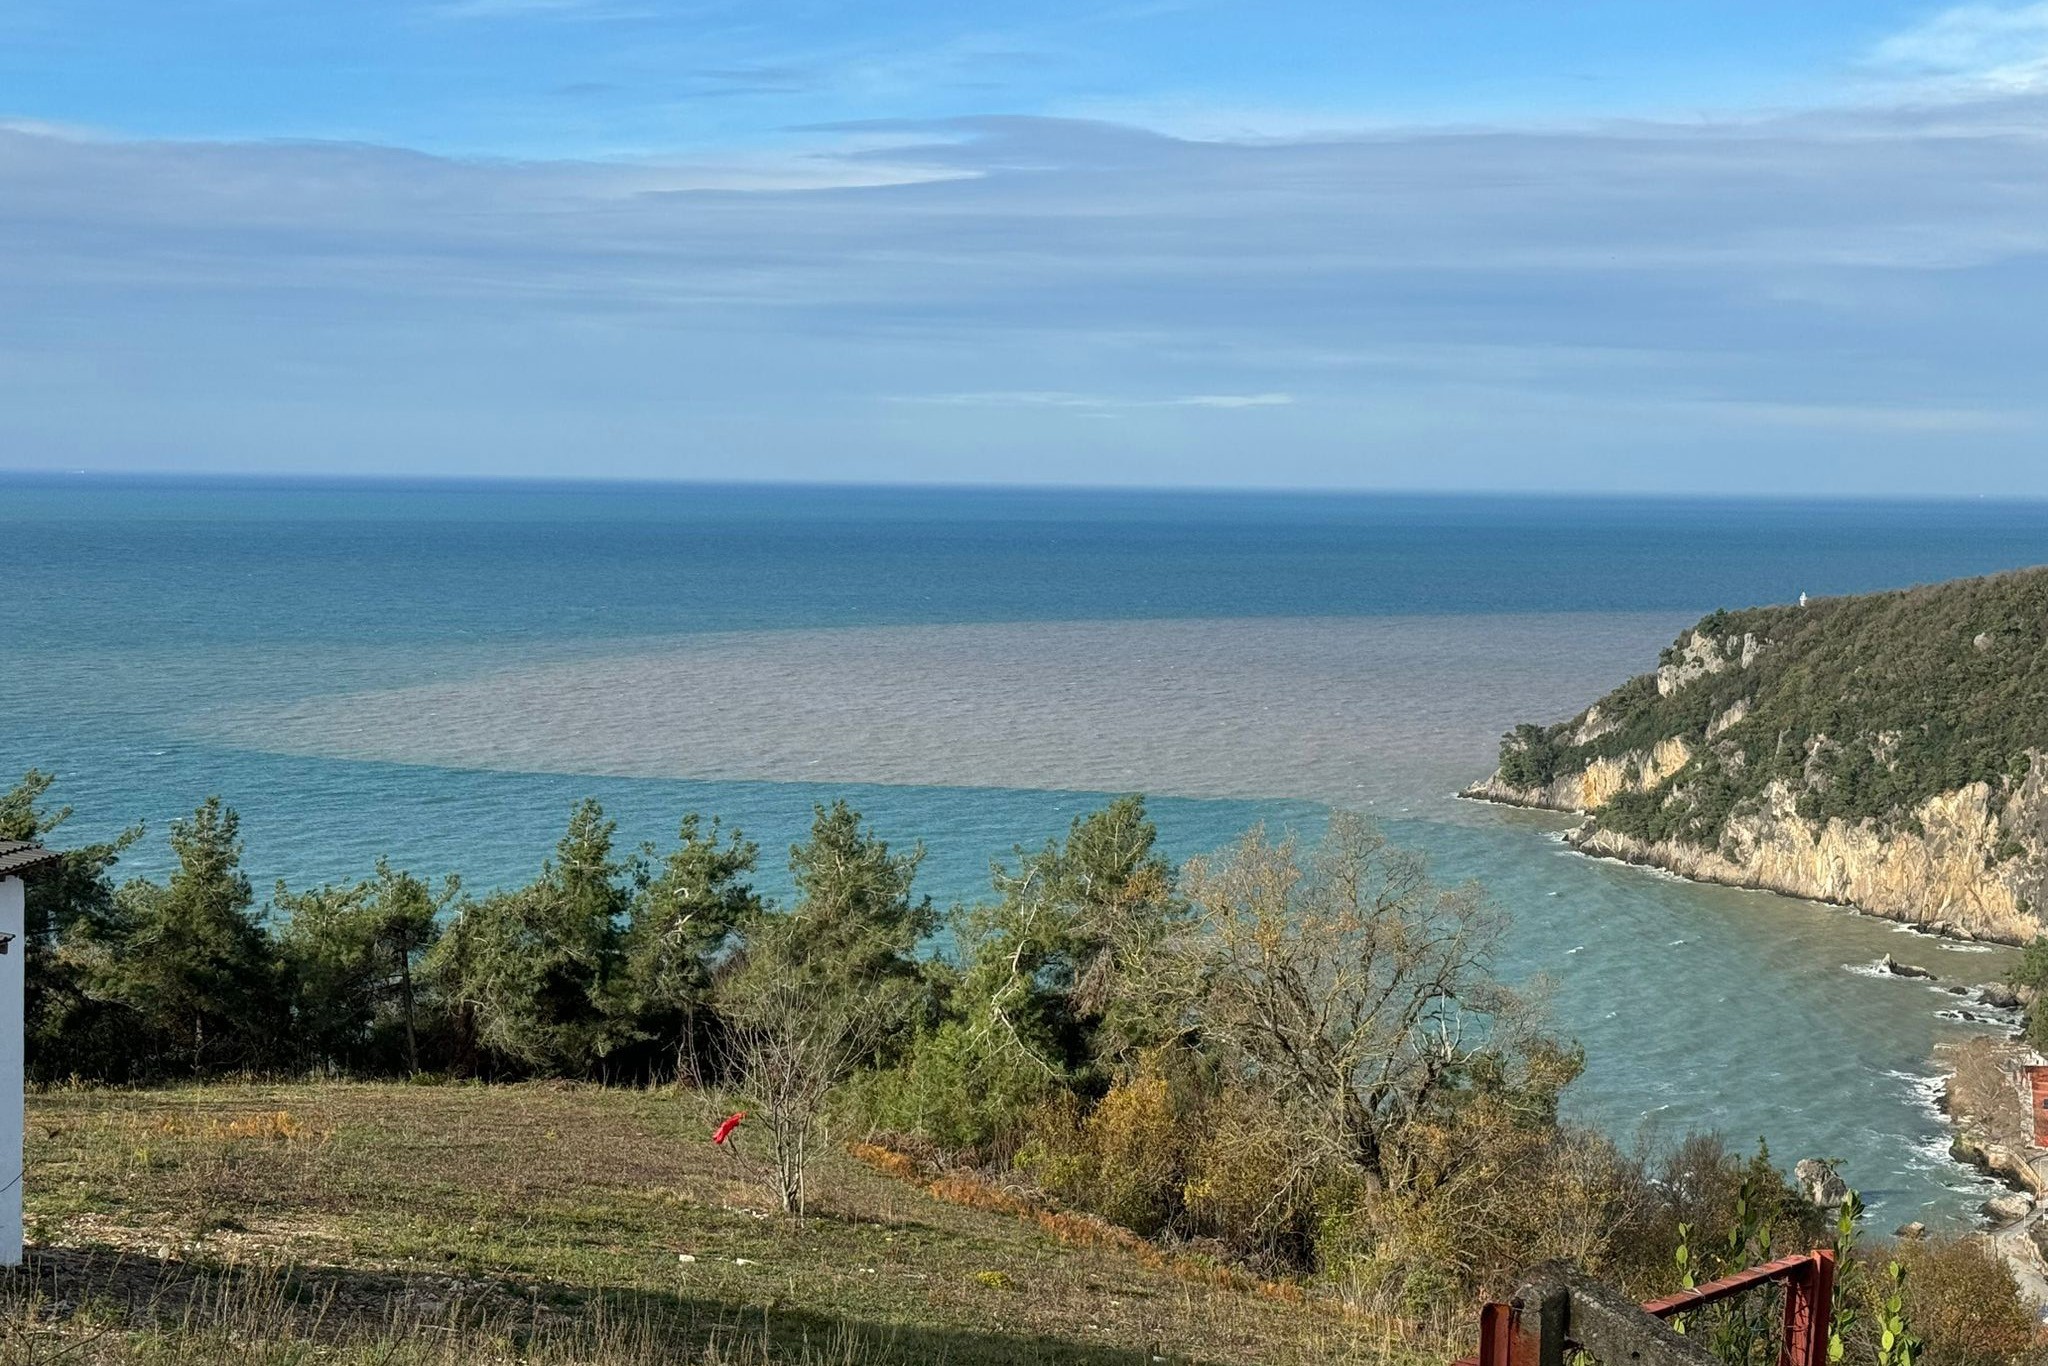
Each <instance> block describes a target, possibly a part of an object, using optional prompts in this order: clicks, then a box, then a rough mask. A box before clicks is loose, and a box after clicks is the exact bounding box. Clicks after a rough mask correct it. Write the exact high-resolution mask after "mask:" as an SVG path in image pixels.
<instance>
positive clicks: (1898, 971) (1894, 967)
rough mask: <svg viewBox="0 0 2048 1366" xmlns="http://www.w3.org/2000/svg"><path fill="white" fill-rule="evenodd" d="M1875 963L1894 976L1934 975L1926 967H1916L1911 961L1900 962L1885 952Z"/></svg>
mask: <svg viewBox="0 0 2048 1366" xmlns="http://www.w3.org/2000/svg"><path fill="white" fill-rule="evenodd" d="M1877 965H1878V966H1879V967H1880V968H1883V969H1884V970H1885V971H1886V972H1888V973H1890V974H1891V975H1892V976H1894V977H1926V978H1932V977H1933V976H1934V974H1933V973H1931V972H1929V971H1928V970H1927V969H1926V968H1916V967H1914V966H1913V965H1912V964H1911V963H1901V962H1900V961H1899V960H1898V959H1896V958H1894V957H1892V956H1891V955H1890V954H1886V955H1885V956H1884V957H1882V958H1880V959H1878V960H1877Z"/></svg>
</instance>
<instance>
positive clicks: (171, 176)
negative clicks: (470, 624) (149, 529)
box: [0, 0, 2048, 496]
mask: <svg viewBox="0 0 2048 1366" xmlns="http://www.w3.org/2000/svg"><path fill="white" fill-rule="evenodd" d="M5 469H16V470H87V471H151V472H157V471H195V472H216V473H234V472H265V473H322V474H334V473H340V474H365V475H371V474H406V475H421V474H446V475H463V476H473V475H507V476H577V477H620V478H678V479H720V480H734V479H763V480H853V481H870V480H872V481H890V482H924V481H936V482H948V483H960V482H996V483H1058V484H1121V485H1198V486H1225V487H1228V486H1258V487H1311V488H1316V487H1330V488H1433V489H1473V490H1542V491H1552V492H1555V491H1603V492H1622V491H1630V492H1637V491H1644V492H1714V493H1737V494H1744V493H1756V494H1836V495H1839V494H1871V495H1921V494H1946V495H1959V496H1975V495H1989V496H1998V495H2023V496H2048V2H2044V0H2028V2H2025V3H1995V2H1994V3H1983V4H1965V5H1960V6H1956V5H1942V4H1924V3H1901V2H1899V0H1854V3H1850V2H1849V0H1801V3H1798V4H1791V5H1788V4H1785V3H1783V0H1768V2H1766V0H1712V2H1711V3H1710V2H1709V0H1656V3H1654V4H1646V3H1643V0H1601V2H1598V3H1594V2H1590V0H1468V2H1467V3H1444V4H1440V5H1434V6H1429V5H1417V4H1414V3H1412V0H1409V2H1407V3H1401V4H1392V3H1382V0H1294V2H1293V3H1281V4H1275V3H1272V0H1266V2H1265V3H1256V4H1254V3H1239V2H1237V0H1123V2H1122V3H1117V2H1116V0H1011V3H1006V4H1002V5H988V4H980V3H965V2H962V3H954V4H950V5H943V6H942V5H933V4H906V3H902V0H867V3H863V4H839V3H824V2H823V0H814V2H812V3H792V2H790V0H748V2H747V3H725V0H702V2H701V3H666V0H354V2H353V3H350V4H347V5H336V4H332V3H296V2H295V0H189V2H187V3H179V4H175V5H165V4H161V3H144V0H0V470H5Z"/></svg>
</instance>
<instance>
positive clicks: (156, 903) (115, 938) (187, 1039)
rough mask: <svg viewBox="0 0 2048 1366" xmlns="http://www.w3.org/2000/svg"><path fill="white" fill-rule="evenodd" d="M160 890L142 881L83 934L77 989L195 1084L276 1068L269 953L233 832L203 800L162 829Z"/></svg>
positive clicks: (231, 819)
mask: <svg viewBox="0 0 2048 1366" xmlns="http://www.w3.org/2000/svg"><path fill="white" fill-rule="evenodd" d="M171 850H172V852H173V853H174V854H176V855H177V859H178V866H177V869H176V871H174V872H173V873H172V874H171V878H170V882H169V883H168V885H159V884H157V883H153V882H146V881H142V880H140V879H138V880H135V881H132V882H128V883H126V884H124V885H123V886H122V887H121V888H120V890H119V891H118V892H117V893H116V894H115V897H114V904H113V907H112V909H111V913H110V915H109V916H108V917H107V921H106V923H105V924H104V925H95V926H92V927H90V928H89V929H86V927H83V926H81V927H79V928H80V929H81V930H84V932H85V933H84V937H85V938H86V940H87V946H86V952H85V953H84V955H83V965H84V970H85V974H86V979H87V990H88V991H89V992H90V993H91V994H92V995H94V996H97V997H99V998H101V999H104V1000H108V1001H114V1002H118V1003H120V1004H122V1005H125V1006H127V1007H128V1008H129V1009H131V1010H133V1011H134V1012H135V1013H136V1015H137V1016H138V1017H139V1018H140V1022H141V1023H142V1024H143V1026H144V1027H145V1028H146V1029H148V1030H149V1031H150V1032H151V1034H152V1035H154V1037H155V1040H156V1041H157V1043H158V1044H159V1046H160V1047H161V1048H162V1049H163V1050H164V1052H165V1053H166V1054H168V1055H169V1056H171V1057H175V1058H177V1059H178V1060H179V1061H180V1062H181V1063H182V1064H183V1066H184V1067H185V1068H186V1069H187V1070H189V1071H191V1072H192V1073H193V1074H195V1075H196V1074H200V1073H203V1072H206V1071H209V1070H215V1069H219V1068H226V1067H254V1066H261V1065H264V1064H266V1063H268V1062H271V1061H273V1060H274V1059H275V1057H276V1054H277V1046H278V1044H279V1041H280V1038H281V1035H282V1032H283V1023H284V1012H283V1009H282V1000H281V993H280V982H279V973H278V965H277V960H276V954H275V950H274V947H273V945H272V942H271V940H270V938H269V936H268V935H267V934H266V933H265V932H264V928H263V925H262V923H261V921H260V919H259V918H258V917H257V915H256V914H255V912H254V910H253V907H254V903H255V897H254V895H253V894H252V893H251V891H250V888H249V879H248V877H247V875H245V874H244V873H243V872H242V868H241V861H242V843H241V839H240V821H239V820H238V818H237V817H236V815H235V813H234V812H233V811H232V810H230V809H228V808H226V807H224V806H222V805H221V801H220V798H218V797H208V798H207V799H206V801H205V802H203V803H202V804H201V805H200V806H199V808H198V809H197V810H195V811H194V812H193V813H192V815H191V816H190V817H188V818H186V819H183V820H178V821H173V822H172V823H171Z"/></svg>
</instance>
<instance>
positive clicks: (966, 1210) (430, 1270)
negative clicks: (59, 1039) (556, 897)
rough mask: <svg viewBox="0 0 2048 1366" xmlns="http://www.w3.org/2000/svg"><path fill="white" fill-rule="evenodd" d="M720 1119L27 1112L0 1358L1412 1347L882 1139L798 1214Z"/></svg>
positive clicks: (948, 1355) (630, 1358)
mask: <svg viewBox="0 0 2048 1366" xmlns="http://www.w3.org/2000/svg"><path fill="white" fill-rule="evenodd" d="M728 1099H729V1098H727V1097H719V1096H706V1095H696V1094H690V1093H677V1092H670V1091H660V1092H646V1091H632V1090H604V1089H599V1088H595V1087H583V1086H566V1085H559V1084H544V1085H531V1086H513V1087H484V1086H446V1087H424V1086H401V1085H354V1084H321V1085H301V1086H211V1087H201V1088H192V1089H186V1090H174V1091H149V1092H125V1091H93V1090H80V1091H54V1092H50V1093H46V1094H41V1095H36V1096H33V1097H31V1100H30V1106H29V1165H28V1175H27V1186H26V1190H27V1202H28V1214H29V1237H30V1240H31V1243H32V1244H33V1245H34V1248H35V1250H34V1252H33V1254H32V1257H33V1261H32V1266H31V1268H30V1269H29V1270H28V1271H26V1272H24V1273H22V1274H19V1275H17V1276H15V1277H14V1278H12V1280H11V1281H10V1282H8V1283H7V1288H6V1291H5V1303H4V1306H0V1360H4V1361H8V1362H22V1363H28V1362H42V1361H51V1362H54V1361H57V1360H63V1361H67V1362H72V1361H76V1362H110V1363H111V1362H121V1363H126V1362H131V1361H133V1362H144V1361H147V1362H166V1363H169V1362H185V1361H194V1362H202V1361H216V1360H218V1361H228V1360H235V1361H245V1360H253V1361H268V1360H274V1361H280V1362H282V1361H294V1362H297V1361H315V1360H333V1361H344V1362H356V1361H362V1362H372V1361H376V1362H384V1361H390V1362H392V1363H400V1362H412V1361H418V1362H422V1363H436V1364H437V1366H438V1364H439V1363H444V1362H454V1361H487V1360H512V1359H520V1360H535V1361H545V1362H571V1361H577V1362H591V1363H604V1364H605V1366H627V1363H640V1362H652V1361H655V1360H660V1361H678V1362H681V1361H695V1362H703V1363H707V1366H709V1364H712V1363H717V1364H718V1366H724V1364H725V1363H732V1362H753V1361H768V1360H776V1361H784V1360H788V1361H804V1362H845V1363H848V1364H849V1366H852V1364H853V1363H866V1362H882V1361H933V1362H938V1361H944V1362H958V1363H978V1362H991V1363H993V1362H1032V1361H1038V1362H1074V1363H1089V1364H1090V1366H1140V1364H1141V1363H1142V1364H1144V1366H1150V1363H1152V1362H1155V1361H1163V1360H1193V1361H1210V1362H1219V1363H1221V1362H1310V1361H1314V1362H1343V1361H1388V1360H1408V1359H1411V1358H1414V1357H1416V1356H1417V1355H1418V1349H1419V1344H1412V1343H1409V1342H1408V1341H1406V1339H1405V1338H1404V1335H1403V1332H1402V1330H1401V1329H1400V1328H1399V1327H1398V1326H1396V1325H1392V1324H1382V1323H1368V1322H1361V1321H1357V1320H1352V1319H1347V1318H1345V1317H1344V1316H1343V1315H1341V1314H1339V1313H1336V1312H1334V1311H1333V1310H1331V1309H1330V1308H1328V1307H1326V1306H1320V1305H1315V1304H1305V1303H1300V1302H1298V1301H1299V1300H1300V1299H1301V1296H1300V1292H1299V1290H1298V1289H1297V1288H1295V1287H1290V1286H1267V1285H1260V1284H1258V1283H1256V1282H1253V1281H1250V1280H1249V1279H1247V1278H1243V1277H1241V1276H1238V1275H1236V1274H1234V1273H1230V1272H1228V1271H1226V1270H1224V1269H1223V1268H1220V1267H1218V1266H1216V1265H1215V1264H1214V1263H1212V1262H1209V1261H1207V1260H1206V1259H1202V1258H1193V1257H1187V1256H1184V1255H1175V1254H1171V1253H1167V1252H1163V1251H1161V1250H1160V1249H1157V1248H1154V1247H1152V1246H1150V1245H1149V1244H1146V1243H1144V1242H1142V1241H1141V1240H1138V1239H1135V1238H1134V1237H1133V1236H1132V1235H1130V1234H1129V1233H1127V1232H1125V1231H1123V1230H1120V1229H1115V1228H1114V1227H1113V1226H1110V1225H1106V1224H1102V1223H1101V1222H1100V1221H1096V1220H1090V1219H1084V1218H1081V1217H1078V1216H1073V1215H1067V1214H1062V1213H1060V1212H1058V1211H1055V1210H1049V1209H1046V1208H1043V1207H1042V1206H1040V1205H1038V1204H1036V1203H1035V1202H1034V1201H1032V1200H1031V1199H1029V1198H1028V1197H1027V1196H1025V1195H1023V1194H1020V1193H1017V1192H1010V1191H1005V1190H1002V1189H1001V1188H999V1187H995V1186H993V1185H990V1184H988V1183H986V1182H980V1181H978V1180H977V1179H976V1178H974V1177H972V1176H968V1175H964V1174H954V1175H953V1176H952V1177H941V1178H939V1179H938V1180H937V1181H936V1182H931V1183H927V1182H926V1181H925V1180H924V1179H923V1176H922V1174H921V1173H920V1172H919V1170H918V1169H917V1167H916V1165H915V1163H914V1162H912V1161H911V1160H910V1159H908V1158H904V1157H903V1156H902V1155H901V1154H895V1153H890V1152H888V1151H887V1150H884V1149H864V1150H862V1151H861V1152H860V1154H859V1157H860V1158H861V1159H864V1161H863V1160H855V1159H854V1158H852V1157H835V1158H834V1159H833V1160H831V1161H830V1162H828V1163H827V1165H826V1167H825V1170H824V1171H823V1172H822V1174H821V1179H820V1181H819V1186H818V1191H819V1198H818V1199H817V1201H816V1203H815V1204H814V1207H813V1212H812V1214H811V1217H810V1218H808V1219H805V1220H802V1221H796V1220H792V1219H788V1218H785V1217H783V1216H781V1215H779V1214H774V1213H772V1212H771V1209H770V1203H771V1201H770V1197H769V1196H768V1193H767V1189H766V1187H765V1186H764V1185H763V1184H762V1182H761V1181H760V1179H759V1178H760V1176H761V1174H762V1173H761V1170H760V1169H759V1168H758V1167H757V1166H755V1165H754V1164H753V1163H752V1162H751V1161H750V1159H749V1156H748V1153H749V1149H750V1143H749V1138H750V1136H749V1134H748V1131H747V1130H746V1129H744V1128H743V1129H742V1130H741V1132H740V1135H739V1141H738V1147H739V1151H738V1153H737V1154H733V1153H728V1152H727V1151H726V1150H725V1149H719V1148H714V1147H712V1145H711V1144H710V1143H709V1141H708V1134H709V1131H710V1128H711V1126H712V1124H713V1123H715V1122H716V1120H717V1118H718V1117H719V1116H721V1115H723V1114H724V1113H726V1112H727V1110H728V1109H730V1108H731V1107H730V1106H728V1105H727V1104H726V1101H727V1100H728ZM868 1164H872V1166H870V1165H868ZM1289 1301H1297V1302H1289ZM60 1353H61V1354H62V1355H60ZM1419 1354H1420V1355H1421V1356H1427V1357H1431V1358H1436V1359H1441V1358H1440V1357H1439V1356H1438V1351H1437V1350H1436V1345H1434V1344H1432V1345H1431V1347H1430V1348H1429V1349H1428V1350H1420V1352H1419Z"/></svg>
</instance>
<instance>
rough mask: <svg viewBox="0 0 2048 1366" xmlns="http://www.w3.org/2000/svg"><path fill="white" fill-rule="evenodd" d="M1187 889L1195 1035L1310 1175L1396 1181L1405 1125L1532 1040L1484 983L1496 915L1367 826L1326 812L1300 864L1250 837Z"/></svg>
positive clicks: (1498, 930)
mask: <svg viewBox="0 0 2048 1366" xmlns="http://www.w3.org/2000/svg"><path fill="white" fill-rule="evenodd" d="M1182 887H1183V890H1184V891H1185V893H1186V894H1187V896H1188V898H1189V899H1190V900H1191V901H1192V902H1193V903H1194V906H1195V909H1196V913H1197V915H1198V917H1199V929H1198V944H1199V952H1200V955H1201V957H1202V958H1203V960H1204V968H1205V971H1204V981H1203V986H1202V989H1201V995H1200V997H1199V999H1198V1002H1197V1005H1196V1009H1195V1014H1196V1017H1197V1019H1198V1021H1199V1027H1200V1031H1201V1033H1202V1034H1203V1036H1204V1037H1205V1038H1207V1039H1208V1040H1209V1041H1210V1042H1211V1043H1214V1044H1217V1045H1220V1046H1221V1047H1222V1048H1223V1049H1224V1050H1225V1051H1226V1052H1227V1053H1228V1054H1229V1055H1230V1056H1231V1057H1232V1058H1233V1059H1234V1062H1235V1065H1236V1067H1237V1069H1238V1070H1239V1072H1240V1074H1241V1075H1243V1076H1244V1077H1245V1079H1246V1081H1247V1082H1248V1083H1250V1084H1251V1085H1253V1086H1255V1087H1257V1088H1258V1089H1260V1090H1262V1091H1264V1092H1265V1093H1266V1094H1268V1095H1269V1096H1271V1097H1272V1098H1273V1101H1274V1103H1275V1104H1276V1105H1278V1106H1280V1107H1282V1108H1283V1109H1284V1110H1285V1111H1286V1113H1287V1115H1288V1118H1289V1121H1290V1123H1291V1124H1292V1126H1293V1128H1294V1130H1295V1132H1296V1133H1297V1134H1298V1135H1299V1137H1300V1140H1301V1143H1300V1147H1299V1149H1298V1156H1297V1159H1296V1160H1297V1161H1298V1162H1299V1163H1300V1164H1301V1168H1302V1171H1301V1173H1300V1174H1302V1175H1306V1173H1307V1172H1308V1171H1309V1170H1311V1169H1313V1168H1315V1167H1317V1166H1319V1165H1321V1164H1323V1163H1327V1162H1331V1161H1335V1162H1338V1163H1341V1164H1344V1165H1346V1166H1349V1167H1351V1168H1353V1169H1354V1170H1356V1171H1358V1172H1360V1173H1361V1174H1363V1175H1364V1176H1365V1178H1366V1179H1367V1180H1368V1182H1369V1183H1371V1184H1373V1185H1377V1186H1381V1187H1393V1188H1400V1187H1402V1186H1404V1185H1406V1184H1407V1181H1408V1178H1409V1176H1410V1174H1411V1173H1410V1172H1409V1171H1408V1169H1407V1163H1408V1158H1409V1153H1408V1149H1407V1147H1406V1145H1404V1144H1403V1143H1402V1141H1401V1140H1402V1138H1403V1136H1404V1135H1405V1133H1406V1132H1407V1130H1408V1128H1409V1126H1410V1125H1412V1124H1414V1123H1415V1122H1416V1121H1417V1120H1418V1119H1423V1118H1426V1117H1430V1116H1432V1115H1433V1114H1435V1113H1437V1112H1439V1111H1440V1109H1441V1107H1442V1106H1443V1105H1445V1104H1448V1103H1452V1102H1453V1101H1454V1100H1455V1099H1456V1097H1457V1096H1458V1095H1459V1094H1460V1093H1461V1092H1463V1091H1465V1090H1467V1089H1468V1088H1470V1087H1471V1086H1473V1085H1474V1084H1475V1081H1476V1082H1478V1083H1480V1084H1484V1083H1485V1082H1486V1081H1487V1080H1488V1079H1502V1080H1505V1079H1510V1078H1512V1076H1513V1072H1514V1069H1515V1068H1516V1067H1517V1066H1518V1065H1519V1061H1518V1060H1519V1059H1520V1058H1521V1056H1522V1055H1521V1051H1520V1048H1521V1045H1523V1044H1524V1043H1526V1042H1528V1041H1529V1040H1530V1039H1531V1038H1532V1037H1537V1036H1532V1035H1530V1034H1528V1033H1526V1032H1525V1031H1526V1028H1527V1026H1528V1024H1529V1023H1530V1018H1529V1013H1528V1012H1527V1011H1526V1010H1525V1009H1524V1008H1523V1003H1522V1002H1521V1001H1520V1000H1519V999H1518V998H1517V997H1515V996H1514V995H1513V993H1511V992H1509V991H1508V990H1507V989H1506V988H1504V987H1502V986H1501V985H1500V984H1499V983H1498V982H1496V981H1495V980H1494V979H1493V976H1492V970H1491V969H1492V962H1493V958H1494V955H1495V953H1496V951H1497V949H1498V948H1499V945H1500V942H1501V939H1502V937H1503V935H1504V933H1505V931H1506V920H1505V918H1504V917H1503V916H1502V915H1501V914H1500V912H1499V911H1498V910H1497V909H1496V908H1495V907H1494V906H1493V905H1492V904H1491V903H1489V902H1488V901H1487V900H1486V899H1485V897H1484V896H1483V894H1482V893H1481V892H1480V890H1479V889H1478V888H1477V887H1476V886H1469V885H1468V886H1464V887H1454V888H1444V887H1439V886H1437V885H1436V884H1434V883H1432V882H1431V881H1430V878H1429V875H1428V870H1427V867H1426V865H1425V863H1424V861H1423V860H1422V859H1421V858H1420V857H1419V856H1417V855H1414V854H1411V853H1407V852H1404V851H1402V850H1399V849H1396V848H1394V847H1393V846H1391V845H1389V844H1388V843H1387V842H1386V839H1385V838H1384V837H1383V836H1382V835H1381V834H1380V833H1379V831H1378V830H1377V829H1376V828H1375V827H1374V826H1373V825H1372V824H1371V823H1370V822H1368V821H1366V820H1364V819H1363V818H1361V817H1359V816H1355V815H1351V814H1349V813H1343V812H1340V813H1337V814H1336V815H1334V816H1333V817H1332V818H1331V821H1330V827H1329V833H1328V834H1327V835H1326V836H1325V838H1324V839H1323V841H1322V842H1321V844H1320V845H1318V846H1317V847H1316V848H1315V849H1314V850H1312V851H1309V852H1308V854H1307V855H1306V857H1304V855H1303V851H1302V850H1301V849H1300V848H1299V846H1298V845H1297V843H1296V842H1295V840H1294V839H1293V838H1292V837H1289V838H1287V839H1285V840H1282V841H1281V842H1279V843H1277V844H1276V843H1273V842H1271V841H1270V840H1268V839H1267V837H1266V835H1265V832H1264V831H1263V830H1256V829H1255V830H1253V831H1252V832H1250V833H1249V834H1247V835H1246V836H1245V837H1244V839H1243V840H1241V841H1240V842H1239V843H1238V844H1237V845H1236V846H1234V847H1233V848H1231V849H1230V850H1228V851H1227V852H1226V853H1225V854H1224V855H1222V856H1221V857H1220V858H1218V859H1214V860H1210V859H1195V860H1192V861H1190V863H1189V864H1188V865H1187V867H1186V869H1185V870H1184V872H1183V882H1182ZM1538 1053H1539V1056H1540V1055H1541V1050H1538ZM1567 1066H1568V1061H1567ZM1525 1070H1526V1069H1525ZM1568 1070H1575V1069H1570V1068H1569V1067H1568ZM1496 1089H1505V1090H1507V1091H1508V1092H1510V1093H1513V1092H1514V1091H1515V1088H1514V1087H1513V1086H1509V1087H1506V1088H1496ZM1539 1089H1540V1088H1539Z"/></svg>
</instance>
